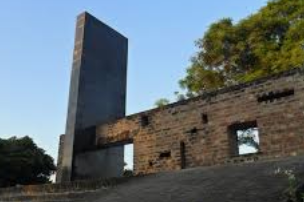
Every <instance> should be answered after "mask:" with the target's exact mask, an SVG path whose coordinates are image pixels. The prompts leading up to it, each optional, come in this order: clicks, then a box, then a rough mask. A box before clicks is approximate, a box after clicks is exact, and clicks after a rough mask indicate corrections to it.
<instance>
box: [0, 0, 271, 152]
mask: <svg viewBox="0 0 304 202" xmlns="http://www.w3.org/2000/svg"><path fill="white" fill-rule="evenodd" d="M266 2H267V0H254V1H244V0H229V1H223V0H212V1H207V0H188V1H174V0H167V1H160V0H155V1H140V0H130V1H122V0H120V1H119V0H107V1H106V0H94V1H93V0H87V1H83V0H73V1H71V0H70V1H60V0H52V1H38V0H27V1H19V0H7V1H4V0H3V1H0V7H1V12H0V44H1V46H0V64H1V66H0V96H1V97H0V98H1V99H0V138H7V137H10V136H13V135H15V136H24V135H29V136H31V137H33V138H34V140H35V142H36V143H37V144H38V145H39V146H41V147H43V148H44V149H45V150H46V151H47V153H49V154H51V155H52V156H53V157H54V158H56V157H57V148H58V136H59V135H60V134H62V133H64V129H65V122H66V112H67V99H68V89H69V79H70V70H71V61H72V51H73V41H74V27H75V20H76V16H77V15H78V14H79V13H80V12H83V11H85V10H86V11H88V12H90V13H91V14H93V15H94V16H96V17H97V18H99V19H100V20H101V21H103V22H105V23H106V24H108V25H110V26H111V27H113V28H114V29H116V30H118V31H119V32H121V33H122V34H123V35H125V36H126V37H128V38H129V64H128V91H127V113H128V114H132V113H135V112H139V111H143V110H146V109H149V108H151V107H153V104H154V102H155V100H157V99H158V98H161V97H166V98H170V99H173V98H174V95H173V92H174V91H176V90H178V89H179V86H178V80H179V79H181V78H182V77H183V76H184V75H185V69H186V67H187V66H188V65H189V58H190V57H191V56H192V55H193V54H194V53H195V51H196V48H195V46H194V41H195V40H196V39H198V38H199V37H202V36H203V34H204V32H205V31H206V29H207V28H208V26H209V25H210V24H211V23H212V22H214V21H216V20H218V19H220V18H223V17H231V18H233V19H234V20H235V21H238V20H239V19H241V18H243V17H246V16H248V15H250V14H251V13H253V12H256V11H257V10H258V9H259V8H260V7H261V6H264V5H266Z"/></svg>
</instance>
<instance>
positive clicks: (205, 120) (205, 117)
mask: <svg viewBox="0 0 304 202" xmlns="http://www.w3.org/2000/svg"><path fill="white" fill-rule="evenodd" d="M202 122H203V123H204V124H206V123H208V116H207V114H202Z"/></svg>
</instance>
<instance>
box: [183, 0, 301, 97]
mask: <svg viewBox="0 0 304 202" xmlns="http://www.w3.org/2000/svg"><path fill="white" fill-rule="evenodd" d="M303 44H304V1H302V0H292V1H291V0H272V1H270V2H268V4H267V6H265V7H263V8H261V9H260V10H259V11H258V12H257V13H255V14H253V15H251V16H249V17H247V18H245V19H243V20H241V21H239V22H238V23H236V24H234V23H233V21H232V19H230V18H225V19H221V20H219V21H218V22H215V23H213V24H211V26H210V27H209V29H208V30H207V32H206V33H205V35H204V37H203V38H201V39H199V40H198V41H196V46H197V47H198V49H199V50H198V52H197V54H196V55H195V56H194V57H193V58H192V59H191V65H190V66H189V67H188V69H187V74H186V76H185V78H183V79H182V80H180V86H181V87H182V88H184V89H186V90H187V91H189V92H192V93H196V94H200V93H202V92H203V91H205V90H212V89H217V88H220V87H224V86H229V85H232V84H236V83H239V82H246V81H251V80H254V79H257V78H260V77H264V76H267V75H270V74H273V73H277V72H281V71H284V70H287V69H290V68H295V67H300V66H302V65H303V64H304V50H303V46H302V45H303Z"/></svg>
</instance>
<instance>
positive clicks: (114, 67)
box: [57, 12, 128, 182]
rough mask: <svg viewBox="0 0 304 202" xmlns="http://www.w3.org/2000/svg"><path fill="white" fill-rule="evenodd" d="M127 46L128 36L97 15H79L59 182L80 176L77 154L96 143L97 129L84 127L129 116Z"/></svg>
mask: <svg viewBox="0 0 304 202" xmlns="http://www.w3.org/2000/svg"><path fill="white" fill-rule="evenodd" d="M127 49H128V41H127V38H125V37H124V36H122V35H121V34H119V33H118V32H116V31H115V30H113V29H112V28H110V27H109V26H107V25H105V24H104V23H102V22H100V21H99V20H98V19H96V18H95V17H93V16H91V15H90V14H88V13H86V12H85V13H82V14H81V15H79V16H78V17H77V24H76V36H75V47H74V54H73V65H72V73H71V83H70V93H69V104H68V114H67V123H66V133H65V134H66V135H65V140H64V149H63V158H62V171H61V173H62V174H61V176H58V177H57V179H58V181H60V182H62V181H70V180H71V179H72V178H73V175H74V174H75V175H77V173H74V172H73V162H74V160H73V157H74V156H75V155H76V154H78V153H81V152H83V151H85V150H87V149H92V148H94V146H95V134H94V132H90V133H83V132H82V130H83V129H85V128H88V127H94V126H95V125H97V124H101V123H104V122H108V121H111V120H115V119H118V118H121V117H124V116H125V102H126V71H127ZM93 131H94V130H93ZM87 166H91V165H87Z"/></svg>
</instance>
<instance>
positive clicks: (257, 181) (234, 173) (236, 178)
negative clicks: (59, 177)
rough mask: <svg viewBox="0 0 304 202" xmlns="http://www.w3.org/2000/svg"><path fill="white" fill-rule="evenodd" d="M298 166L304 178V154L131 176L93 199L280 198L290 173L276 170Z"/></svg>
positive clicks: (224, 201)
mask: <svg viewBox="0 0 304 202" xmlns="http://www.w3.org/2000/svg"><path fill="white" fill-rule="evenodd" d="M278 168H280V169H282V170H284V169H285V170H286V169H292V170H295V171H296V173H297V176H298V177H299V179H304V178H303V177H304V157H293V158H289V159H283V160H279V161H278V160H277V161H268V162H258V163H248V164H243V165H229V166H217V167H209V168H195V169H186V170H182V171H178V172H174V173H162V174H157V175H151V176H146V177H142V178H139V179H132V180H130V181H128V182H127V183H123V184H121V185H118V186H116V187H114V188H112V189H109V190H104V191H102V192H101V193H99V194H97V196H94V197H92V198H87V199H86V201H94V202H169V201H172V202H173V201H174V202H280V201H283V200H282V193H283V192H284V190H285V189H286V188H287V187H288V180H287V177H286V176H284V175H276V174H274V173H275V170H277V169H278Z"/></svg>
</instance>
